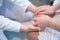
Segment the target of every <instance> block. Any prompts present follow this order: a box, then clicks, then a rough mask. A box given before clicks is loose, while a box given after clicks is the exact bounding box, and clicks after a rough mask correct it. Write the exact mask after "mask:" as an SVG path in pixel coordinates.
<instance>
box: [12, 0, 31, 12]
mask: <svg viewBox="0 0 60 40" xmlns="http://www.w3.org/2000/svg"><path fill="white" fill-rule="evenodd" d="M11 1H12V0H11ZM13 2H14V3H15V4H16V5H17V6H19V7H21V8H22V9H23V10H24V11H26V9H27V7H28V6H29V5H30V4H32V3H31V2H30V1H29V0H13Z"/></svg>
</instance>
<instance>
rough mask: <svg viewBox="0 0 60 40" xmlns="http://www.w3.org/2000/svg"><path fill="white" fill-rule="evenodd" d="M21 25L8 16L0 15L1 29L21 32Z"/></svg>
mask: <svg viewBox="0 0 60 40" xmlns="http://www.w3.org/2000/svg"><path fill="white" fill-rule="evenodd" d="M20 26H21V24H20V23H18V22H15V21H12V20H9V19H8V18H5V17H3V16H1V15H0V29H2V30H7V31H14V32H19V31H20Z"/></svg>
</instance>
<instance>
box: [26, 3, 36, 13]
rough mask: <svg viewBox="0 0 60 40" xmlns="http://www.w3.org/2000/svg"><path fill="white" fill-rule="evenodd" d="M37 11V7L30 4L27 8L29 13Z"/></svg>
mask: <svg viewBox="0 0 60 40" xmlns="http://www.w3.org/2000/svg"><path fill="white" fill-rule="evenodd" d="M36 10H37V7H36V6H35V5H33V4H30V5H29V6H28V8H27V11H31V12H33V13H35V12H36Z"/></svg>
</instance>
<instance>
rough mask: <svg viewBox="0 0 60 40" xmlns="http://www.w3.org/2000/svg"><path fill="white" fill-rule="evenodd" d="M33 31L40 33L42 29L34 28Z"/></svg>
mask: <svg viewBox="0 0 60 40" xmlns="http://www.w3.org/2000/svg"><path fill="white" fill-rule="evenodd" d="M32 30H33V31H40V30H41V29H40V28H39V27H34V28H33V29H32Z"/></svg>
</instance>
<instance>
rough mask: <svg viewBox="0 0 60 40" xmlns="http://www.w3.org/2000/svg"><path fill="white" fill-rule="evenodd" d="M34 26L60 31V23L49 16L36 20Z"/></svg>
mask: <svg viewBox="0 0 60 40" xmlns="http://www.w3.org/2000/svg"><path fill="white" fill-rule="evenodd" d="M34 25H37V26H40V28H44V27H46V26H47V27H51V28H54V29H56V30H58V31H60V22H57V21H55V20H54V19H53V18H51V17H49V16H47V15H40V16H39V17H37V18H34ZM41 30H42V29H41Z"/></svg>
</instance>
